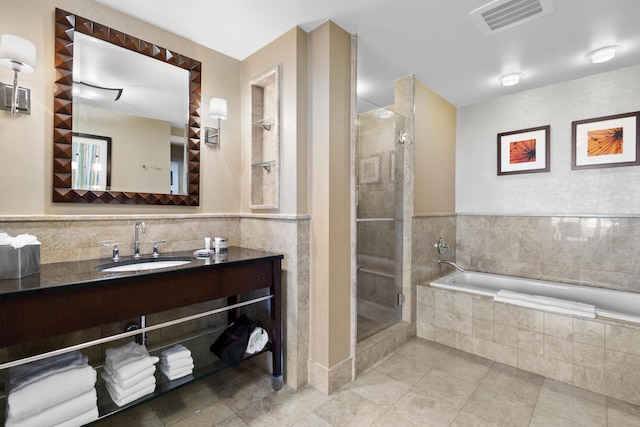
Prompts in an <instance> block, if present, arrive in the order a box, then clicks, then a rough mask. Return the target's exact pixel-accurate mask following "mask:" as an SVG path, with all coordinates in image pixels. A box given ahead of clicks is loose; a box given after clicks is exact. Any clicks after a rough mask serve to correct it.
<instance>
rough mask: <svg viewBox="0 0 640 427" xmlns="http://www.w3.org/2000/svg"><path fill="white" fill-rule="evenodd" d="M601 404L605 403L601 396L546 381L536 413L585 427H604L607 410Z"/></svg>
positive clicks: (604, 405)
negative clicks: (542, 413) (540, 412)
mask: <svg viewBox="0 0 640 427" xmlns="http://www.w3.org/2000/svg"><path fill="white" fill-rule="evenodd" d="M603 402H605V403H606V399H605V398H604V396H602V395H598V394H597V393H592V392H588V391H586V390H581V389H578V388H576V387H572V386H570V385H567V384H562V383H559V382H557V381H553V380H549V379H546V380H545V382H544V385H543V386H542V390H541V391H540V396H539V397H538V402H537V404H536V412H538V411H543V412H544V413H546V414H550V415H553V416H555V417H557V418H559V419H563V420H567V421H570V422H572V423H575V424H576V425H582V426H585V427H592V426H593V427H604V426H606V425H607V408H606V404H605V403H603Z"/></svg>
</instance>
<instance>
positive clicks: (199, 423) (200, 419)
mask: <svg viewBox="0 0 640 427" xmlns="http://www.w3.org/2000/svg"><path fill="white" fill-rule="evenodd" d="M175 415H177V416H173V417H171V421H168V420H165V417H161V419H162V421H163V422H164V425H165V426H167V427H209V426H212V425H219V423H220V422H222V423H223V424H222V425H239V426H242V425H245V424H244V423H242V424H238V423H237V421H238V420H237V416H236V415H235V414H234V413H233V411H232V410H231V409H229V407H228V406H227V405H225V404H224V403H222V402H220V401H218V402H216V403H213V404H210V405H203V406H202V407H200V408H199V409H196V410H193V411H191V412H187V411H181V413H179V414H175ZM239 421H242V420H239ZM227 422H229V424H227Z"/></svg>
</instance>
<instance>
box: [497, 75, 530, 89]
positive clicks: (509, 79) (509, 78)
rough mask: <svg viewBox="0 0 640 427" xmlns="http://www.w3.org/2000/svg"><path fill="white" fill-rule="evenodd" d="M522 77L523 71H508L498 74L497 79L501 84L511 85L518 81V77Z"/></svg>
mask: <svg viewBox="0 0 640 427" xmlns="http://www.w3.org/2000/svg"><path fill="white" fill-rule="evenodd" d="M523 77H524V73H509V74H505V75H503V76H500V77H499V78H498V80H499V81H500V83H501V84H502V86H513V85H517V84H518V83H520V79H522V78H523Z"/></svg>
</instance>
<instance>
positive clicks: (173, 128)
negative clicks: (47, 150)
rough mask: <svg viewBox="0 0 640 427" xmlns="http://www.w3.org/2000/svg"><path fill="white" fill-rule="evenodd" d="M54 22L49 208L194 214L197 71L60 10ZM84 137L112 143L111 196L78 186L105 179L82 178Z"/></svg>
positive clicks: (179, 58)
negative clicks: (149, 208)
mask: <svg viewBox="0 0 640 427" xmlns="http://www.w3.org/2000/svg"><path fill="white" fill-rule="evenodd" d="M55 21H56V22H55V71H56V75H55V93H54V124H53V126H54V142H53V144H54V152H53V158H54V166H53V200H54V201H55V202H71V203H80V202H83V203H142V204H145V203H146V204H161V205H187V206H197V205H198V203H199V181H200V176H199V171H200V114H199V112H200V85H201V84H200V81H201V77H200V76H201V64H200V62H199V61H196V60H193V59H191V58H188V57H186V56H184V55H181V54H179V53H177V52H172V51H170V50H168V49H165V48H162V47H160V46H157V45H154V44H153V43H150V42H147V41H144V40H141V39H139V38H136V37H133V36H130V35H128V34H124V33H122V32H120V31H118V30H115V29H113V28H109V27H106V26H104V25H101V24H99V23H97V22H94V21H91V20H88V19H85V18H82V17H80V16H77V15H75V14H72V13H69V12H66V11H64V10H61V9H56V16H55ZM156 76H161V77H160V78H159V79H156V78H155V77H156ZM154 82H155V83H154ZM141 100H146V101H150V102H146V103H144V102H142V101H141ZM158 107H160V108H158ZM78 134H85V135H86V134H91V135H97V136H99V137H102V138H108V139H109V140H110V161H109V164H110V179H109V184H108V185H107V187H106V188H104V187H95V188H92V187H87V186H86V185H84V186H78V185H77V184H74V183H77V182H78V180H77V175H78V174H82V175H83V176H86V175H88V176H89V178H88V179H89V180H91V179H95V180H97V181H100V180H101V179H102V176H101V175H100V173H102V171H101V170H100V169H97V171H96V170H94V169H92V168H90V167H87V169H84V170H82V171H78V169H77V168H78V167H79V165H80V164H81V162H78V161H77V160H78V159H77V157H78V156H79V154H81V153H79V152H76V151H78V148H77V147H82V145H80V144H78V141H77V140H76V139H77V135H78ZM83 153H84V154H85V155H86V150H85V151H84V152H83ZM94 160H95V163H97V162H98V159H94ZM83 164H85V165H86V164H89V163H88V162H84V163H83ZM96 188H97V189H96Z"/></svg>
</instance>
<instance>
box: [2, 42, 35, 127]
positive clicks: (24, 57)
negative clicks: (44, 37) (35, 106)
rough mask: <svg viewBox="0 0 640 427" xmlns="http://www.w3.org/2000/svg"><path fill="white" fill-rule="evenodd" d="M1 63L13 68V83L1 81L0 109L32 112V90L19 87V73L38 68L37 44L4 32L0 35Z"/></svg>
mask: <svg viewBox="0 0 640 427" xmlns="http://www.w3.org/2000/svg"><path fill="white" fill-rule="evenodd" d="M0 65H2V66H4V67H6V68H8V69H10V70H13V85H8V84H5V83H0V101H2V102H1V103H0V109H4V110H10V111H11V114H12V115H15V114H16V113H17V112H20V113H24V114H31V91H30V90H29V89H27V88H23V87H18V73H19V72H22V73H28V74H30V73H33V72H35V70H36V46H35V45H34V44H33V43H31V42H30V41H29V40H25V39H23V38H22V37H18V36H13V35H11V34H4V35H2V36H0Z"/></svg>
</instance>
